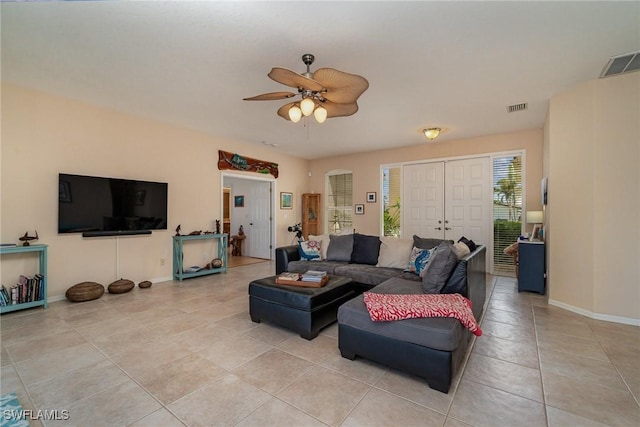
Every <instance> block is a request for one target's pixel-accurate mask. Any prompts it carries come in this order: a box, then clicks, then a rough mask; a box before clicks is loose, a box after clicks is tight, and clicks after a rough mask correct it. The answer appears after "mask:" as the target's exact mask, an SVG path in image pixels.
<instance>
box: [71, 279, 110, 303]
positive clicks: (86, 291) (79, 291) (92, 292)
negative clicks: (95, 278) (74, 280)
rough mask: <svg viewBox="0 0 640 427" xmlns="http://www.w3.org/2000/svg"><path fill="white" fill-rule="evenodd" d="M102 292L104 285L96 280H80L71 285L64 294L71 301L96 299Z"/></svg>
mask: <svg viewBox="0 0 640 427" xmlns="http://www.w3.org/2000/svg"><path fill="white" fill-rule="evenodd" d="M102 294H104V286H102V285H101V284H100V283H96V282H81V283H78V284H76V285H73V286H72V287H70V288H69V289H67V292H65V294H64V295H65V296H66V297H67V299H68V300H69V301H71V302H83V301H91V300H94V299H98V298H100V297H101V296H102Z"/></svg>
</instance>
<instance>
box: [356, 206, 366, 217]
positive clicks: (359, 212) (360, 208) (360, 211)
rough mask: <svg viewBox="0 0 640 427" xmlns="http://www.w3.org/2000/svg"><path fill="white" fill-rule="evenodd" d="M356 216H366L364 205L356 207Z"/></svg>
mask: <svg viewBox="0 0 640 427" xmlns="http://www.w3.org/2000/svg"><path fill="white" fill-rule="evenodd" d="M356 215H364V205H356Z"/></svg>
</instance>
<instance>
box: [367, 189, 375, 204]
mask: <svg viewBox="0 0 640 427" xmlns="http://www.w3.org/2000/svg"><path fill="white" fill-rule="evenodd" d="M375 202H376V192H375V191H370V192H368V193H367V203H375Z"/></svg>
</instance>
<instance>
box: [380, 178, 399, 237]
mask: <svg viewBox="0 0 640 427" xmlns="http://www.w3.org/2000/svg"><path fill="white" fill-rule="evenodd" d="M400 170H401V169H400V166H393V167H386V166H383V168H382V215H383V230H382V232H383V235H384V236H395V237H399V236H400V218H401V216H400Z"/></svg>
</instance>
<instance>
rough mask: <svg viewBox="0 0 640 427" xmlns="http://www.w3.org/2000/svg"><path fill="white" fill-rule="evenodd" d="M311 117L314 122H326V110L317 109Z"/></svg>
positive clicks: (322, 108)
mask: <svg viewBox="0 0 640 427" xmlns="http://www.w3.org/2000/svg"><path fill="white" fill-rule="evenodd" d="M313 117H315V118H316V122H318V123H324V121H325V120H327V110H326V109H325V108H324V107H318V108H316V109H315V111H314V112H313Z"/></svg>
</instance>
